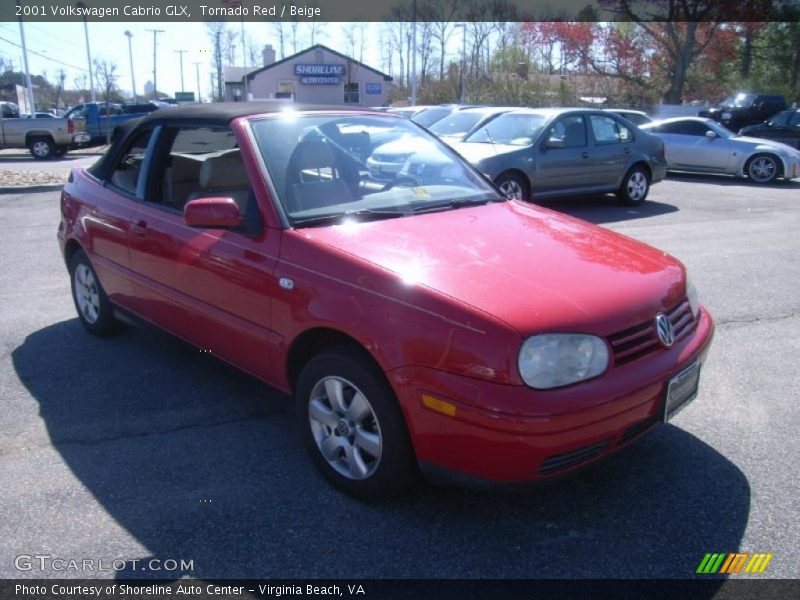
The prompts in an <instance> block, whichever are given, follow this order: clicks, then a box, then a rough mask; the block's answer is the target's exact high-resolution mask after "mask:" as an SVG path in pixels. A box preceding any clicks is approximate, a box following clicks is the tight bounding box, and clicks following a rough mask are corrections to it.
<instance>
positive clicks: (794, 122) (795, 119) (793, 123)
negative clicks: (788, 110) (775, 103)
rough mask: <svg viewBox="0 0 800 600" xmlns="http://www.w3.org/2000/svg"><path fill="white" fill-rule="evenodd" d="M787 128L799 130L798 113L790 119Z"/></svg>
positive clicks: (799, 114) (799, 120) (799, 118)
mask: <svg viewBox="0 0 800 600" xmlns="http://www.w3.org/2000/svg"><path fill="white" fill-rule="evenodd" d="M789 127H794V128H795V129H800V112H796V113H794V114H793V115H792V117H791V118H790V119H789Z"/></svg>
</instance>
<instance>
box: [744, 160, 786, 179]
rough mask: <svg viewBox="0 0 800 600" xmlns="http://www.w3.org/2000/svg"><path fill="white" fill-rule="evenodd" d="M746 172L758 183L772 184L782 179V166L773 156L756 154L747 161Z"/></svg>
mask: <svg viewBox="0 0 800 600" xmlns="http://www.w3.org/2000/svg"><path fill="white" fill-rule="evenodd" d="M744 172H745V173H746V174H747V177H748V178H750V179H751V180H752V181H754V182H756V183H770V182H772V181H774V180H775V179H777V178H778V177H780V175H781V166H780V162H779V161H778V159H777V158H775V157H774V156H772V155H771V154H756V155H755V156H753V157H752V158H750V160H748V161H747V166H745V168H744Z"/></svg>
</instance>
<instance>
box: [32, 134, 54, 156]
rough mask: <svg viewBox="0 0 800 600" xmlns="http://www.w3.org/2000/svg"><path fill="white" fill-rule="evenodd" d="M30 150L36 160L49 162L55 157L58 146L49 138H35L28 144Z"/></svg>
mask: <svg viewBox="0 0 800 600" xmlns="http://www.w3.org/2000/svg"><path fill="white" fill-rule="evenodd" d="M28 150H30V152H31V156H33V158H35V159H36V160H47V159H48V158H53V156H55V153H56V145H55V144H54V143H53V140H52V139H51V138H49V137H35V138H31V140H30V141H29V142H28Z"/></svg>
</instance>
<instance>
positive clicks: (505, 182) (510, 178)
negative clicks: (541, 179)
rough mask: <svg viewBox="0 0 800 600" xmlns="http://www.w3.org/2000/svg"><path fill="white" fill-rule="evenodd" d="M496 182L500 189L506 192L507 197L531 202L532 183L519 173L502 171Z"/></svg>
mask: <svg viewBox="0 0 800 600" xmlns="http://www.w3.org/2000/svg"><path fill="white" fill-rule="evenodd" d="M494 183H495V185H496V186H497V187H499V188H500V191H502V192H503V194H505V196H506V198H509V199H511V200H522V201H523V202H530V197H531V190H530V185H529V184H528V182H527V180H526V179H525V178H524V177H523V176H522V175H520V174H519V173H514V172H511V171H506V172H505V173H501V174H500V175H499V176H498V177H497V179H495V180H494Z"/></svg>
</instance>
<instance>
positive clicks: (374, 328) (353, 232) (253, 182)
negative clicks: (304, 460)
mask: <svg viewBox="0 0 800 600" xmlns="http://www.w3.org/2000/svg"><path fill="white" fill-rule="evenodd" d="M401 137H403V138H406V139H407V140H410V141H413V142H414V143H413V144H410V146H411V147H412V148H418V150H419V152H420V153H422V154H424V156H435V159H436V171H435V172H436V175H435V176H432V175H430V176H425V178H424V183H423V181H421V180H417V179H415V178H414V177H411V176H403V177H400V176H398V177H396V178H395V179H390V180H389V181H388V182H387V181H385V180H383V179H382V180H380V181H377V180H373V179H371V177H370V171H369V169H368V168H367V166H366V165H367V159H368V158H369V157H370V155H371V153H372V152H373V151H374V149H375V148H376V147H377V146H379V145H381V144H385V143H386V142H387V141H390V140H392V139H399V138H401ZM415 154H416V153H412V156H410V157H409V159H411V158H413V156H414V155H415ZM443 162H446V163H447V164H446V165H445V167H446V168H443V167H442V165H443ZM421 168H422V169H423V170H424V164H423V165H422V167H421ZM61 215H62V218H61V222H60V225H59V228H58V238H59V241H60V244H61V249H62V251H63V255H64V260H65V262H66V265H67V268H68V270H69V274H70V279H71V282H72V292H73V297H74V301H75V306H76V308H77V311H78V315H79V318H80V321H81V323H82V324H83V325H84V327H85V328H86V329H87V330H88V331H89V332H91V333H93V334H97V335H107V334H111V333H113V332H115V331H117V330H119V328H120V327H121V321H127V322H129V321H130V320H131V319H130V318H131V317H137V318H138V319H136V320H137V321H141V320H143V321H146V322H149V323H152V324H155V325H156V326H158V327H161V328H163V329H166V330H168V331H170V332H172V333H173V334H175V335H177V336H180V337H181V338H183V339H184V340H186V341H188V342H190V343H192V344H195V345H197V346H199V347H201V348H204V349H210V350H211V351H212V352H213V353H214V354H215V355H216V356H218V357H219V358H220V359H222V360H225V361H228V362H230V363H232V364H234V365H236V366H237V367H239V368H241V369H243V370H245V371H247V372H249V373H251V374H253V375H255V376H256V377H258V378H260V379H262V380H263V381H265V382H267V383H269V384H271V385H272V386H275V387H276V388H279V389H281V390H283V391H285V392H288V393H291V394H293V395H294V397H295V398H296V406H297V423H298V428H299V431H300V433H301V436H302V438H303V440H304V443H305V445H306V446H307V448H308V451H309V453H310V456H311V458H312V460H313V462H314V463H315V464H316V466H317V467H318V468H319V469H320V470H321V472H322V473H323V474H324V475H325V476H326V477H327V478H328V479H329V480H330V481H331V482H332V483H333V484H335V485H336V486H338V487H339V488H340V489H342V490H344V491H345V492H347V493H349V494H351V495H354V496H356V497H359V498H364V499H375V498H380V497H384V496H388V495H391V494H395V493H398V492H400V491H402V490H405V489H407V487H408V486H409V485H410V484H412V483H413V482H414V480H415V478H416V477H417V475H418V474H419V472H420V471H422V472H423V473H425V474H427V475H429V476H431V477H433V478H435V479H449V480H450V481H457V482H461V483H478V484H480V483H483V484H487V483H488V484H514V483H521V482H528V481H532V480H537V479H543V478H548V477H552V476H556V475H560V474H563V473H567V472H569V471H572V470H574V469H577V468H579V467H582V466H584V465H587V464H589V463H591V462H593V461H596V460H598V459H600V458H602V457H604V456H607V455H608V454H610V453H612V452H614V451H616V450H617V449H619V448H622V447H624V446H626V445H627V444H629V443H631V442H632V441H633V440H634V439H636V438H638V437H640V436H641V435H642V434H644V433H645V432H646V431H648V430H650V429H651V428H652V427H653V426H655V425H656V424H657V423H659V422H664V421H666V420H668V419H669V418H670V417H671V416H672V415H674V414H675V413H676V412H677V411H678V410H679V409H681V408H682V407H684V406H685V405H686V404H687V403H688V402H689V401H690V400H692V399H693V398H694V396H695V394H696V392H697V387H698V381H699V376H700V372H701V366H702V364H703V361H704V358H705V356H706V352H707V351H708V347H709V344H710V341H711V338H712V333H713V323H712V319H711V317H710V316H709V314H708V312H706V310H705V309H704V308H703V307H701V306H700V304H699V303H698V297H697V292H696V291H695V289H694V288H693V287H692V285H691V283H690V282H689V280H688V278H687V275H686V271H685V269H684V267H683V265H681V263H680V262H678V261H677V260H676V259H674V258H672V257H670V256H668V255H666V254H665V253H664V252H661V251H659V250H656V249H654V248H651V247H649V246H646V245H644V244H642V243H639V242H636V241H634V240H632V239H629V238H626V237H623V236H621V235H617V234H615V233H612V232H610V231H607V230H605V229H601V228H598V227H595V226H593V225H590V224H587V223H584V222H582V221H579V220H576V219H573V218H570V217H566V216H563V215H561V214H558V213H555V212H552V211H549V210H545V209H542V208H539V207H536V206H533V205H529V204H525V203H522V202H519V201H513V200H507V199H506V198H504V197H502V195H501V194H500V193H499V191H498V190H497V189H496V188H495V187H494V186H493V185H492V184H491V183H490V182H488V181H487V180H486V179H485V177H483V176H482V175H481V174H480V173H479V172H478V171H476V170H475V169H474V168H472V167H471V166H470V165H469V164H467V163H466V162H465V161H464V160H463V159H462V158H461V157H459V156H458V155H457V154H455V153H454V152H453V151H452V150H451V149H449V148H448V147H447V146H446V145H444V144H443V143H441V142H440V141H439V140H437V139H436V138H435V137H434V136H432V135H430V134H429V133H427V132H426V131H424V130H423V129H422V128H420V127H419V126H417V125H415V124H414V123H411V122H409V121H408V120H406V119H403V118H401V117H397V116H394V115H391V114H387V113H378V112H369V111H354V110H347V109H341V108H331V109H323V108H320V107H308V106H300V105H294V106H288V107H281V106H276V105H266V106H265V105H259V104H256V103H238V104H235V105H225V104H215V105H198V106H192V107H184V108H176V109H174V110H171V111H168V112H163V113H162V111H157V112H155V113H152V114H151V115H149V116H146V117H143V118H141V119H139V120H137V121H135V122H130V123H128V124H126V125H125V126H123V127H122V128H121V129H120V130H119V131H118V132H117V134H116V136H115V139H114V141H113V143H112V145H111V148H110V149H109V151H108V153H107V154H106V155H105V156H104V157H103V158H102V159H101V160H100V161H98V162H97V163H96V164H95V165H94V166H93V167H91V168H89V169H86V170H84V169H81V168H77V169H75V170H73V172H72V174H71V175H70V178H69V182H68V183H67V185H66V186H65V188H64V192H63V194H62V198H61Z"/></svg>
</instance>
